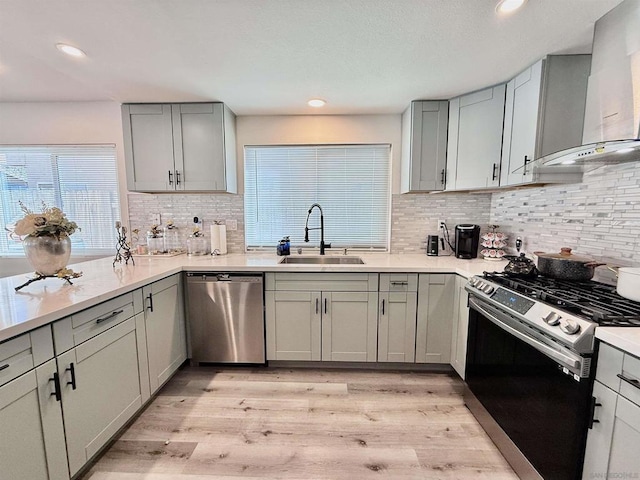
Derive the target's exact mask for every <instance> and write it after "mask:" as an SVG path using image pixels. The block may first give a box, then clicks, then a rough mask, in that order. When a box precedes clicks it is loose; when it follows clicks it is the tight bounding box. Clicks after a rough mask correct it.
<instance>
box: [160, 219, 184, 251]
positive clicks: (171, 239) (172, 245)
mask: <svg viewBox="0 0 640 480" xmlns="http://www.w3.org/2000/svg"><path fill="white" fill-rule="evenodd" d="M164 247H165V250H166V251H167V252H169V253H182V252H184V247H183V246H182V238H181V237H180V230H179V229H178V227H176V226H173V225H171V226H167V229H166V230H165V232H164Z"/></svg>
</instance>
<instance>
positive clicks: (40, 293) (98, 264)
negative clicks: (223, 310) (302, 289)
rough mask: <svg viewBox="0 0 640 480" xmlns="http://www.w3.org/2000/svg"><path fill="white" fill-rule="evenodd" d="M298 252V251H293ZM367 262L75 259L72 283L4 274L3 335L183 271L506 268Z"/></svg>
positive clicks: (253, 257) (244, 257) (235, 257)
mask: <svg viewBox="0 0 640 480" xmlns="http://www.w3.org/2000/svg"><path fill="white" fill-rule="evenodd" d="M293 256H297V255H293ZM349 256H359V257H361V258H362V259H363V260H364V262H365V263H364V264H356V265H353V264H350V265H326V264H325V265H314V264H305V265H291V264H279V262H280V260H281V259H282V257H278V256H276V255H274V254H265V253H257V254H253V253H249V254H229V255H220V256H215V257H212V256H201V257H189V256H187V255H178V256H175V257H135V265H132V264H131V263H130V264H129V265H124V264H116V265H115V267H113V266H112V262H113V259H112V258H111V257H109V258H103V259H99V260H92V261H89V262H83V263H77V264H74V265H70V266H69V268H72V269H73V270H74V271H76V272H82V273H83V275H82V277H80V278H77V279H74V280H73V285H69V284H67V283H66V282H64V281H63V280H58V279H56V278H47V279H45V280H41V281H38V282H35V283H32V284H30V285H28V286H26V287H24V288H23V289H22V290H20V291H18V292H16V291H15V287H17V286H18V285H21V284H23V283H25V282H26V281H27V279H29V278H31V276H32V275H33V274H21V275H14V276H12V277H6V278H2V279H0V341H3V340H6V339H9V338H11V337H15V336H16V335H19V334H21V333H25V332H28V331H30V330H33V329H34V328H38V327H40V326H43V325H46V324H48V323H51V322H53V321H56V320H59V319H61V318H63V317H65V316H67V315H71V314H73V313H76V312H79V311H81V310H84V309H86V308H89V307H92V306H94V305H96V304H98V303H101V302H104V301H106V300H109V299H111V298H114V297H116V296H118V295H122V294H124V293H127V292H130V291H132V290H135V289H137V288H140V287H142V286H144V285H147V284H149V283H151V282H154V281H156V280H160V279H162V278H164V277H167V276H169V275H172V274H175V273H179V272H181V271H201V272H205V271H211V272H367V273H394V272H395V273H400V272H404V273H407V272H409V273H457V274H459V275H462V276H464V277H470V276H472V275H477V274H481V273H482V272H483V271H485V270H486V271H495V270H498V271H501V270H502V269H503V268H504V266H505V265H506V263H507V262H506V261H487V260H482V259H475V260H460V259H457V258H455V257H445V256H439V257H429V256H426V255H421V254H384V253H363V254H360V253H353V254H351V255H349Z"/></svg>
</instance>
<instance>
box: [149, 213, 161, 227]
mask: <svg viewBox="0 0 640 480" xmlns="http://www.w3.org/2000/svg"><path fill="white" fill-rule="evenodd" d="M149 222H151V225H160V214H159V213H150V214H149Z"/></svg>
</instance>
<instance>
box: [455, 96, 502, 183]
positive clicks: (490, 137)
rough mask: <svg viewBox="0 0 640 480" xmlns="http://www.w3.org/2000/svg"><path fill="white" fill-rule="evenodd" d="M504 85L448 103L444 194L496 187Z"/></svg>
mask: <svg viewBox="0 0 640 480" xmlns="http://www.w3.org/2000/svg"><path fill="white" fill-rule="evenodd" d="M505 90H506V85H505V84H502V85H496V86H495V87H491V88H486V89H484V90H480V91H478V92H473V93H469V94H467V95H463V96H461V97H456V98H453V99H451V100H449V140H448V148H447V175H446V178H447V190H470V189H477V188H487V187H497V186H498V185H499V183H500V158H501V156H502V126H503V122H504V102H505Z"/></svg>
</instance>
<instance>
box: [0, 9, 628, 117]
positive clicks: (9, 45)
mask: <svg viewBox="0 0 640 480" xmlns="http://www.w3.org/2000/svg"><path fill="white" fill-rule="evenodd" d="M620 1H621V0H529V1H528V3H527V4H526V6H525V7H524V9H522V10H521V11H520V12H517V13H516V14H513V15H511V16H508V17H498V16H497V15H496V14H495V4H496V2H497V0H0V102H30V101H38V102H39V101H96V100H115V101H117V102H182V101H210V100H215V101H223V102H225V103H227V104H228V105H229V106H230V107H231V109H232V110H234V111H235V113H236V114H238V115H260V114H317V113H323V114H370V113H400V112H402V111H403V110H404V109H405V108H406V107H407V106H408V104H409V102H410V101H411V100H415V99H441V98H450V97H453V96H455V95H458V94H461V93H464V92H469V91H472V90H475V89H478V88H482V87H485V86H489V85H492V84H495V83H499V82H503V81H505V80H508V79H509V78H510V77H512V76H514V74H516V73H518V71H520V70H522V69H523V68H525V67H526V66H528V65H529V64H531V63H533V62H534V61H536V60H537V59H539V58H541V57H542V56H544V55H545V54H548V53H585V52H589V51H590V49H591V40H592V37H593V24H594V22H595V21H596V20H597V19H598V18H600V17H601V16H602V15H604V14H605V13H606V12H608V11H609V10H610V9H611V8H613V7H614V6H616V5H617V4H619V3H620ZM58 42H64V43H69V44H72V45H75V46H77V47H79V48H81V49H83V50H84V51H85V52H86V53H87V55H88V56H87V58H85V59H75V58H71V57H68V56H65V55H63V54H62V53H60V52H59V51H58V50H56V48H55V46H54V45H55V44H56V43H58ZM312 97H321V98H324V99H326V100H327V102H328V103H327V105H326V107H324V108H323V109H322V110H318V109H312V108H311V107H308V106H307V105H306V101H307V100H308V99H309V98H312Z"/></svg>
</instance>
